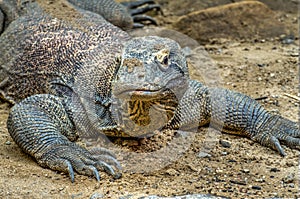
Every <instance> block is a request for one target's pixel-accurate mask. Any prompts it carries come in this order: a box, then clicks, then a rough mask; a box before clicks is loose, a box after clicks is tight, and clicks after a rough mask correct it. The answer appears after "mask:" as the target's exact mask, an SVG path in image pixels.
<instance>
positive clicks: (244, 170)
mask: <svg viewBox="0 0 300 199" xmlns="http://www.w3.org/2000/svg"><path fill="white" fill-rule="evenodd" d="M242 172H243V173H250V170H249V169H243V170H242Z"/></svg>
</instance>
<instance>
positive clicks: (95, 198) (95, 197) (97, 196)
mask: <svg viewBox="0 0 300 199" xmlns="http://www.w3.org/2000/svg"><path fill="white" fill-rule="evenodd" d="M100 198H104V195H103V194H101V193H94V194H93V195H91V197H90V199H100Z"/></svg>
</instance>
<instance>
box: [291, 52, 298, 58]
mask: <svg viewBox="0 0 300 199" xmlns="http://www.w3.org/2000/svg"><path fill="white" fill-rule="evenodd" d="M290 56H291V57H299V53H298V52H295V53H291V54H290Z"/></svg>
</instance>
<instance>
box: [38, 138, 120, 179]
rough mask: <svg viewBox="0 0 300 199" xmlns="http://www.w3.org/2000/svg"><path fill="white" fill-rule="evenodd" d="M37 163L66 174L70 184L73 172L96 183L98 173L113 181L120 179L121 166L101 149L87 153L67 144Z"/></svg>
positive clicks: (53, 150)
mask: <svg viewBox="0 0 300 199" xmlns="http://www.w3.org/2000/svg"><path fill="white" fill-rule="evenodd" d="M37 161H38V163H39V164H40V165H41V166H44V167H48V168H50V169H52V170H55V171H62V172H64V173H68V174H69V176H70V178H71V181H72V182H74V171H76V172H77V173H79V174H81V175H87V176H94V177H95V178H96V180H97V181H100V175H99V171H105V172H106V173H108V174H110V175H112V176H113V177H114V178H115V179H117V178H120V177H121V173H120V172H119V171H120V170H121V166H120V164H119V162H118V161H117V160H116V157H115V156H114V155H113V154H112V153H111V152H110V151H108V150H107V149H103V148H95V149H92V150H90V151H88V150H86V149H84V148H81V147H80V146H78V145H77V144H75V143H68V145H59V146H56V147H53V148H51V149H50V150H48V151H47V152H46V153H44V154H43V155H42V156H41V158H39V159H37ZM115 170H117V171H115Z"/></svg>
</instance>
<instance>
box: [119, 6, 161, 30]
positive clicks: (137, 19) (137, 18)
mask: <svg viewBox="0 0 300 199" xmlns="http://www.w3.org/2000/svg"><path fill="white" fill-rule="evenodd" d="M121 4H122V5H124V6H125V7H127V9H128V11H129V13H130V14H131V16H132V18H133V22H134V24H133V27H134V28H141V27H144V25H143V22H146V21H148V22H150V23H151V24H154V25H157V22H156V20H155V19H154V18H152V17H150V16H148V15H144V14H143V13H146V12H148V11H151V10H158V11H161V7H160V5H158V4H156V3H155V2H154V1H152V0H140V1H134V2H122V3H121Z"/></svg>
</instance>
